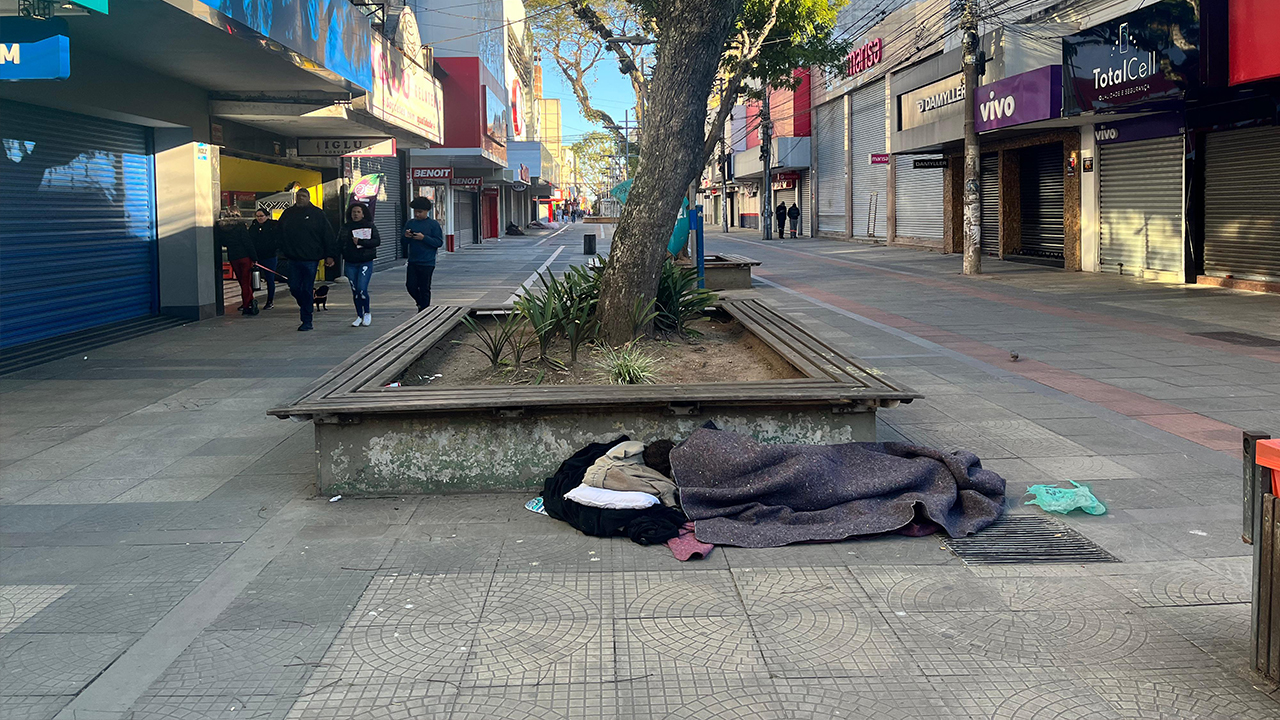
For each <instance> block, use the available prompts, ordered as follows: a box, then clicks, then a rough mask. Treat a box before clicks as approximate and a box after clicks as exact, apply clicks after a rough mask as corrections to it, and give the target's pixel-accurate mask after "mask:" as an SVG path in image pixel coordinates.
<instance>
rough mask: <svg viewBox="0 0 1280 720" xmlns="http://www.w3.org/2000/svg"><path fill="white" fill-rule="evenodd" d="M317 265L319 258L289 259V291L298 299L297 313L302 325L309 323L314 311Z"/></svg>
mask: <svg viewBox="0 0 1280 720" xmlns="http://www.w3.org/2000/svg"><path fill="white" fill-rule="evenodd" d="M319 265H320V261H319V260H290V261H289V293H290V294H292V295H293V299H294V300H297V301H298V314H299V315H300V316H301V317H302V324H303V325H310V324H311V315H312V313H313V312H314V311H315V301H316V268H317V267H319Z"/></svg>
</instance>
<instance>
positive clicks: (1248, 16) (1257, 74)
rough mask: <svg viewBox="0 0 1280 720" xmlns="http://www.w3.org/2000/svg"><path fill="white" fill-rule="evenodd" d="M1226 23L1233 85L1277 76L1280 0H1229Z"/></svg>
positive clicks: (1279, 60) (1279, 68)
mask: <svg viewBox="0 0 1280 720" xmlns="http://www.w3.org/2000/svg"><path fill="white" fill-rule="evenodd" d="M1228 7H1229V10H1228V11H1229V12H1230V16H1229V18H1228V21H1227V24H1228V27H1229V30H1228V34H1229V36H1230V41H1229V42H1228V43H1227V48H1228V50H1227V52H1228V54H1229V56H1230V57H1229V59H1228V63H1229V70H1228V72H1229V74H1230V82H1231V84H1232V85H1239V84H1240V83H1247V82H1252V81H1254V80H1265V79H1267V78H1273V77H1280V43H1277V42H1276V40H1275V34H1276V33H1275V31H1276V28H1277V27H1280V3H1277V2H1276V1H1275V0H1231V4H1230V5H1229V6H1228Z"/></svg>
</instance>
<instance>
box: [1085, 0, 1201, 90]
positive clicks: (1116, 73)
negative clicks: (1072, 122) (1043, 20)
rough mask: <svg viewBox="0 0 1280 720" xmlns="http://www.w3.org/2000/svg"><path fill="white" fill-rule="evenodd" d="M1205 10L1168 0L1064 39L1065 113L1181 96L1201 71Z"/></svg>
mask: <svg viewBox="0 0 1280 720" xmlns="http://www.w3.org/2000/svg"><path fill="white" fill-rule="evenodd" d="M1199 44H1200V14H1199V10H1198V9H1197V5H1196V3H1194V2H1193V0H1164V1H1163V2H1159V3H1156V4H1155V5H1152V6H1150V7H1147V8H1144V9H1142V10H1139V11H1137V12H1133V13H1129V14H1128V15H1124V16H1122V17H1119V18H1117V19H1115V20H1112V21H1111V22H1107V23H1103V24H1102V25H1098V26H1096V27H1092V28H1089V29H1088V30H1085V31H1084V32H1081V33H1077V34H1075V35H1069V36H1067V37H1065V38H1063V41H1062V53H1063V57H1062V75H1063V86H1064V88H1065V89H1066V99H1065V105H1066V114H1067V115H1079V114H1080V113H1086V112H1098V111H1105V110H1112V109H1116V108H1126V109H1135V110H1136V109H1146V108H1149V107H1151V108H1154V107H1159V106H1161V105H1167V104H1168V102H1169V101H1170V100H1179V99H1181V98H1182V97H1183V95H1184V94H1185V93H1186V90H1187V88H1188V86H1190V85H1191V83H1193V82H1195V81H1196V79H1197V77H1198V75H1199V72H1200V70H1199V67H1200V65H1199V63H1200V51H1199Z"/></svg>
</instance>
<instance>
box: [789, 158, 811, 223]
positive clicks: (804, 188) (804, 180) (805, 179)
mask: <svg viewBox="0 0 1280 720" xmlns="http://www.w3.org/2000/svg"><path fill="white" fill-rule="evenodd" d="M811 191H812V187H811V185H810V182H809V172H808V171H807V170H801V171H800V191H799V192H797V193H796V205H798V206H799V207H800V219H799V220H797V221H796V236H797V237H799V236H802V235H804V232H805V225H806V223H807V221H808V219H809V203H810V202H811V200H810V197H809V193H810V192H811ZM787 223H788V225H787V229H788V230H790V229H791V225H790V223H791V221H790V220H787Z"/></svg>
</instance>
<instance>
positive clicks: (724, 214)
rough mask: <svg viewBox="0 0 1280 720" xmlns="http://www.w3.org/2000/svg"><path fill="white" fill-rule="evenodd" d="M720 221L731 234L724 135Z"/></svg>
mask: <svg viewBox="0 0 1280 720" xmlns="http://www.w3.org/2000/svg"><path fill="white" fill-rule="evenodd" d="M720 220H721V221H722V222H723V223H724V231H725V232H726V233H728V232H729V151H728V150H727V149H725V146H724V135H723V134H721V135H720Z"/></svg>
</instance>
